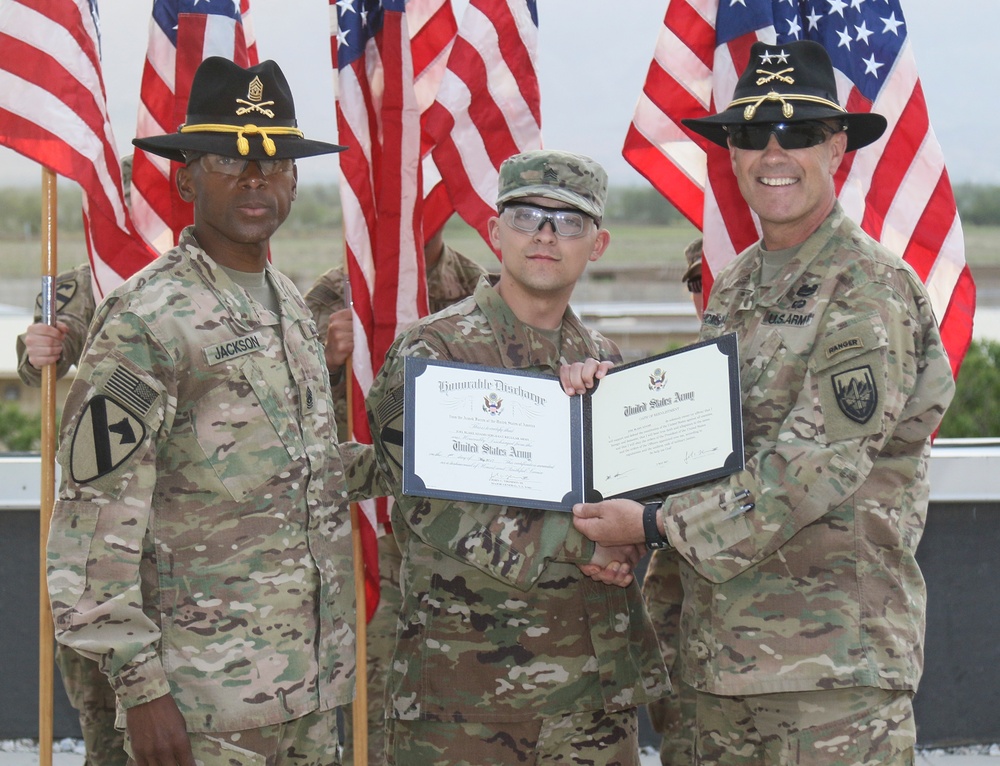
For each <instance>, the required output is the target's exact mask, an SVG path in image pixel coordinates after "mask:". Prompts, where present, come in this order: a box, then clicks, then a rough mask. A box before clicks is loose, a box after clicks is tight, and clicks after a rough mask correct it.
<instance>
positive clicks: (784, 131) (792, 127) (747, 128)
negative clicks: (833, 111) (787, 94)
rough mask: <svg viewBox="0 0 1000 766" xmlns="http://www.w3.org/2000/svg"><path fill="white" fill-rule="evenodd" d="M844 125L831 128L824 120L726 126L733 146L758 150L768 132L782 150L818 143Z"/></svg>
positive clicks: (807, 146)
mask: <svg viewBox="0 0 1000 766" xmlns="http://www.w3.org/2000/svg"><path fill="white" fill-rule="evenodd" d="M841 130H847V127H846V126H841V127H840V128H833V127H831V126H829V125H827V124H826V123H825V122H819V121H816V120H806V121H804V122H759V123H756V124H751V125H727V126H726V133H728V134H729V143H730V145H731V146H734V147H736V148H737V149H753V150H754V151H758V152H759V151H760V150H761V149H763V148H764V147H766V146H767V142H768V141H769V140H770V138H771V134H772V133H773V134H774V137H775V138H776V139H778V146H780V147H781V148H782V149H808V148H809V147H810V146H818V145H819V144H821V143H823V142H824V141H826V139H827V138H829V137H830V136H832V135H833V134H834V133H839V132H840V131H841Z"/></svg>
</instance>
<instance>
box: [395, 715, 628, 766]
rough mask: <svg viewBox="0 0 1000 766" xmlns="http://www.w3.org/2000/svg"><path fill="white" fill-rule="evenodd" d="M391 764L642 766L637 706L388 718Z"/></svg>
mask: <svg viewBox="0 0 1000 766" xmlns="http://www.w3.org/2000/svg"><path fill="white" fill-rule="evenodd" d="M386 747H387V748H388V749H387V752H386V764H387V766H511V765H512V764H516V766H536V764H539V765H541V764H574V766H578V765H580V764H599V765H600V766H639V728H638V716H637V713H636V709H635V708H630V709H628V710H624V711H620V712H617V713H605V712H604V711H603V710H596V711H595V710H588V711H586V712H580V713H567V714H565V715H560V716H553V717H551V718H542V719H538V720H534V721H516V722H500V723H452V722H445V721H399V720H396V719H389V720H388V721H387V722H386Z"/></svg>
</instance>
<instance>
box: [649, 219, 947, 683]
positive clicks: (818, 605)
mask: <svg viewBox="0 0 1000 766" xmlns="http://www.w3.org/2000/svg"><path fill="white" fill-rule="evenodd" d="M760 272H761V250H760V247H759V246H754V247H751V248H750V249H749V250H748V251H747V252H745V253H743V254H742V255H741V256H740V257H739V258H738V259H737V260H736V261H734V262H733V264H731V265H730V266H729V267H728V268H727V269H725V270H723V271H722V273H721V274H720V276H719V279H718V280H717V281H716V283H715V286H714V288H713V289H712V294H711V298H710V300H709V304H708V307H707V310H706V313H705V318H704V323H703V325H702V335H703V337H716V336H718V335H719V334H721V333H725V332H730V331H735V332H736V333H737V335H738V338H739V353H740V361H741V370H740V375H741V379H740V385H741V387H742V392H743V429H744V443H745V446H746V457H747V462H746V469H745V470H743V471H741V472H738V473H735V474H733V475H731V476H730V477H728V478H727V479H726V480H723V481H720V482H716V483H711V484H707V485H703V486H701V487H697V488H694V489H692V490H690V491H687V492H683V493H680V494H677V495H674V496H672V497H670V498H668V499H667V505H666V506H665V510H666V514H665V520H666V527H667V533H668V536H669V538H670V541H671V543H672V544H673V545H674V546H675V547H676V548H677V550H678V551H679V552H680V553H681V555H682V556H683V557H684V558H685V559H686V560H687V562H689V563H690V566H686V565H683V564H682V569H683V573H682V574H683V577H684V613H683V617H682V651H684V652H685V657H684V668H685V680H687V681H688V682H689V683H691V684H692V685H694V686H695V687H697V688H698V689H701V690H704V691H707V692H711V693H713V694H725V695H743V694H763V693H770V692H787V691H805V690H814V689H829V688H837V687H849V686H874V687H882V688H886V689H916V686H917V682H918V680H919V678H920V673H921V669H922V666H923V632H924V612H925V601H926V596H925V590H924V582H923V578H922V577H921V574H920V570H919V569H918V567H917V562H916V559H915V558H914V554H915V552H916V548H917V543H918V542H919V540H920V536H921V534H922V532H923V528H924V522H925V519H926V514H927V503H928V495H929V487H928V479H927V461H928V457H929V454H930V436H931V434H932V433H933V432H934V430H935V429H936V428H937V426H938V424H939V423H940V421H941V418H942V416H943V415H944V412H945V409H946V408H947V406H948V403H949V402H950V401H951V397H952V394H953V392H954V383H953V381H952V376H951V370H950V367H949V363H948V358H947V356H946V354H945V351H944V348H943V347H942V344H941V337H940V334H939V333H938V329H937V325H936V323H935V320H934V316H933V314H932V311H931V306H930V302H929V300H928V297H927V293H926V291H925V290H924V287H923V285H922V284H921V282H920V279H919V278H918V277H917V276H916V274H914V273H913V271H912V269H910V267H909V266H907V265H906V264H904V263H903V261H901V260H900V259H899V258H897V257H896V256H894V255H892V254H891V253H889V252H888V251H887V250H885V249H884V248H883V247H881V246H880V245H879V244H878V243H876V242H874V241H873V240H872V239H871V238H870V237H868V236H867V235H866V234H864V232H862V231H861V230H860V229H859V228H858V226H857V225H856V224H854V223H853V222H852V221H851V220H850V219H848V218H847V216H846V215H845V214H844V212H843V210H842V209H841V208H840V206H839V205H838V206H836V207H835V209H834V210H833V212H832V213H831V214H830V216H829V217H828V218H827V219H826V221H825V222H824V223H823V224H822V225H821V226H820V228H819V229H818V230H817V231H816V232H815V233H814V234H813V235H812V236H811V237H809V239H807V240H806V241H805V242H804V243H803V244H802V246H801V248H800V249H799V251H798V253H797V255H796V256H795V257H794V258H793V259H792V260H791V261H790V262H789V264H788V265H787V266H786V267H785V269H784V270H783V272H782V273H781V274H780V275H779V276H778V278H777V279H776V280H775V281H774V283H773V284H766V285H763V284H760ZM751 504H753V508H752V509H750V510H745V509H747V508H748V507H749V506H750V505H751Z"/></svg>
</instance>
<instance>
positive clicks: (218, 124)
mask: <svg viewBox="0 0 1000 766" xmlns="http://www.w3.org/2000/svg"><path fill="white" fill-rule="evenodd" d="M132 143H133V144H135V145H136V146H138V147H139V148H140V149H143V150H145V151H147V152H150V153H152V154H157V155H159V156H161V157H166V158H168V159H171V160H176V161H177V162H184V154H183V153H184V152H206V153H211V154H221V155H223V156H226V157H246V158H247V159H251V160H266V159H278V160H281V159H295V158H297V157H311V156H313V155H316V154H330V153H331V152H340V151H343V150H344V149H346V148H347V147H345V146H338V145H337V144H328V143H326V142H324V141H312V140H310V139H307V138H305V136H304V135H303V134H302V131H301V130H299V128H298V124H297V123H296V121H295V104H294V102H293V101H292V92H291V90H290V89H289V87H288V81H287V80H285V75H284V74H282V72H281V69H279V68H278V65H277V64H276V63H274V62H273V61H263V62H261V63H260V64H258V65H257V66H253V67H250V68H249V69H244V68H243V67H241V66H238V65H237V64H234V63H233V62H232V61H230V60H229V59H226V58H222V57H221V56H211V57H209V58H207V59H205V60H204V61H202V62H201V64H200V65H199V66H198V69H197V71H196V72H195V73H194V79H193V80H192V82H191V95H190V97H189V98H188V108H187V118H186V120H185V122H184V124H183V125H181V126H180V127H179V128H178V129H177V132H176V133H168V134H166V135H163V136H149V137H147V138H134V139H132Z"/></svg>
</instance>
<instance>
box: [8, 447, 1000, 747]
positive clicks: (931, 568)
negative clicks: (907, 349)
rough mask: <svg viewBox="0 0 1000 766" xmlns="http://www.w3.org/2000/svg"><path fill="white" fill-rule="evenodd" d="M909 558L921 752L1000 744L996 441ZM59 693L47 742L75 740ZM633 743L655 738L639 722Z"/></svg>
mask: <svg viewBox="0 0 1000 766" xmlns="http://www.w3.org/2000/svg"><path fill="white" fill-rule="evenodd" d="M39 482H40V468H39V460H38V458H37V456H19V457H13V456H0V624H2V630H0V658H2V660H0V661H2V663H3V664H2V668H3V670H2V679H3V683H0V738H15V737H34V736H36V734H37V709H38V706H37V699H38V672H37V663H38V648H37V646H38V556H39V544H38V511H37V508H38V486H39ZM931 487H932V496H931V508H930V512H929V514H928V520H927V529H926V531H925V533H924V537H923V540H922V542H921V544H920V549H919V551H918V554H917V558H918V559H919V562H920V566H921V569H922V570H923V573H924V577H925V578H926V580H927V590H928V610H927V635H926V662H925V670H924V676H923V681H922V682H921V686H920V690H919V692H918V693H917V697H916V701H915V707H916V716H917V726H918V740H919V742H920V744H922V745H925V746H930V745H951V744H972V743H992V742H998V741H1000V715H997V710H1000V555H998V553H997V548H998V546H1000V441H994V442H971V441H965V440H940V441H939V442H938V444H936V445H935V448H934V455H933V457H932V460H931ZM56 675H57V688H56V690H55V702H56V706H55V724H54V726H55V736H56V737H64V736H78V731H79V729H78V725H77V722H76V716H75V713H74V711H73V710H72V709H71V708H70V707H69V705H68V704H67V702H66V699H65V695H64V694H63V692H62V689H61V687H60V686H58V674H56ZM642 723H643V726H642V729H641V738H642V740H643V742H644V743H646V744H652V743H653V739H654V737H655V735H654V734H653V733H652V732H651V731H650V730H649V727H648V723H647V722H646V721H643V722H642Z"/></svg>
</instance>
